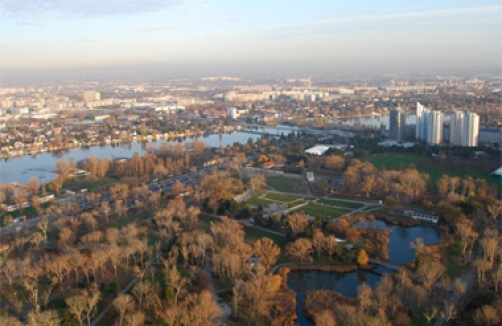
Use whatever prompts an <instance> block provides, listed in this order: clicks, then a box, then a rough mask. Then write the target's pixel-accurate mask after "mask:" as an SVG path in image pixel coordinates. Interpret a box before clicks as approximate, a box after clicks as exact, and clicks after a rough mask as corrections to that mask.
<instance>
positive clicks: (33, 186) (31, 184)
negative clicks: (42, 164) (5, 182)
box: [26, 177, 40, 195]
mask: <svg viewBox="0 0 502 326" xmlns="http://www.w3.org/2000/svg"><path fill="white" fill-rule="evenodd" d="M39 187H40V184H39V182H38V179H37V178H35V177H32V178H30V180H28V184H27V185H26V188H28V191H29V192H30V193H31V195H36V194H37V193H38V188H39Z"/></svg>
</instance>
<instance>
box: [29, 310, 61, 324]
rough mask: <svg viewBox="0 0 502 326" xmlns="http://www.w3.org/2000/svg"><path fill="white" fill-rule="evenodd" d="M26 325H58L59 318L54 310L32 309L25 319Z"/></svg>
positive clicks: (59, 322)
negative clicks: (39, 310) (41, 310)
mask: <svg viewBox="0 0 502 326" xmlns="http://www.w3.org/2000/svg"><path fill="white" fill-rule="evenodd" d="M26 321H27V324H28V326H59V325H61V318H59V314H58V313H57V311H55V310H46V311H44V312H36V311H32V312H30V313H29V314H28V318H27V319H26Z"/></svg>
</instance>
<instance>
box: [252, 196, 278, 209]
mask: <svg viewBox="0 0 502 326" xmlns="http://www.w3.org/2000/svg"><path fill="white" fill-rule="evenodd" d="M260 196H261V194H254V195H253V196H251V198H249V199H248V201H247V203H248V204H252V205H261V206H262V207H268V205H270V204H272V203H273V201H270V200H267V199H264V198H260Z"/></svg>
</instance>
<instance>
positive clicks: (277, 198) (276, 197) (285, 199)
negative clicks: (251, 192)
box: [265, 192, 301, 202]
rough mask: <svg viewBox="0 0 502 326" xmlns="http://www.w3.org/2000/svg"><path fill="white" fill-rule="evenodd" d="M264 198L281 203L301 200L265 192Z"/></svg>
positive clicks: (296, 197) (295, 197)
mask: <svg viewBox="0 0 502 326" xmlns="http://www.w3.org/2000/svg"><path fill="white" fill-rule="evenodd" d="M265 197H266V198H268V199H272V200H275V201H282V202H290V201H293V200H297V199H299V198H301V197H299V196H291V195H283V194H276V193H273V192H267V193H265Z"/></svg>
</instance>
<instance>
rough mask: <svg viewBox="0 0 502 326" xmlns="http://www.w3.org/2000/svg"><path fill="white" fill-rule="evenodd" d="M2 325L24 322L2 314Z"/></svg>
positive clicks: (7, 325) (0, 318) (19, 324)
mask: <svg viewBox="0 0 502 326" xmlns="http://www.w3.org/2000/svg"><path fill="white" fill-rule="evenodd" d="M0 325H3V326H23V323H22V322H20V321H19V319H17V318H15V317H12V316H3V315H0Z"/></svg>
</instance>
